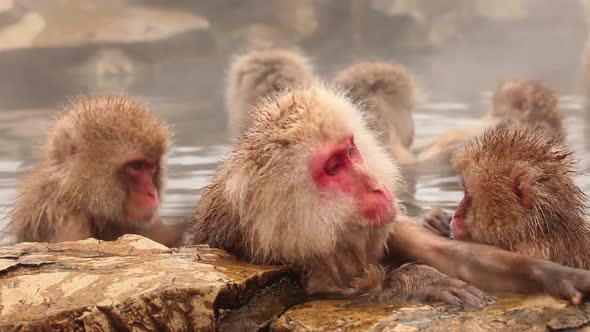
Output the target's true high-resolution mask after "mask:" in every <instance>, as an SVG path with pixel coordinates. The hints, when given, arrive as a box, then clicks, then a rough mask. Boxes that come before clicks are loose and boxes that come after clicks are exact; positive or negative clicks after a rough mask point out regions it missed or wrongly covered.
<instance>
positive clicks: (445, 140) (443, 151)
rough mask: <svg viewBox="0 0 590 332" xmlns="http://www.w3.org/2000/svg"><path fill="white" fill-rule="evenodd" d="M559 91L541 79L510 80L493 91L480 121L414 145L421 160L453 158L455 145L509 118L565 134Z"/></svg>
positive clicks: (558, 133) (551, 131)
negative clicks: (492, 96)
mask: <svg viewBox="0 0 590 332" xmlns="http://www.w3.org/2000/svg"><path fill="white" fill-rule="evenodd" d="M557 102H558V100H557V93H556V92H555V91H553V90H552V89H550V88H548V87H547V86H545V85H544V84H543V83H541V82H539V81H532V80H527V81H522V80H508V81H504V82H502V83H501V84H500V85H499V86H498V88H497V89H496V92H495V94H494V98H493V101H492V107H491V110H490V111H489V112H488V113H487V114H486V115H485V116H484V117H483V119H482V120H480V121H479V122H477V123H475V124H473V125H471V126H469V127H465V128H460V129H456V130H452V131H450V132H448V133H445V134H442V135H440V136H438V137H435V138H434V139H432V140H429V141H427V142H424V143H419V144H417V145H416V146H414V147H413V148H412V151H414V153H416V154H417V155H418V160H419V161H420V162H428V161H433V160H437V159H439V158H443V159H446V160H450V157H451V153H452V151H453V150H454V149H456V148H458V147H461V146H462V145H463V144H465V142H466V141H467V140H469V139H470V138H472V137H476V136H479V135H481V134H483V132H484V131H485V130H486V129H489V128H493V127H495V126H497V125H498V124H500V123H502V122H505V121H507V120H512V121H518V122H521V123H523V124H527V125H532V126H536V127H537V128H544V129H545V130H547V131H548V132H550V133H552V134H553V133H555V134H557V135H560V136H563V132H562V121H563V117H564V116H563V113H562V112H561V110H560V109H559V108H558V104H557Z"/></svg>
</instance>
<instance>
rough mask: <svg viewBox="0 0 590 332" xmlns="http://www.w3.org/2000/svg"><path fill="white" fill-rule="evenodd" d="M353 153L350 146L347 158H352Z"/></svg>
mask: <svg viewBox="0 0 590 332" xmlns="http://www.w3.org/2000/svg"><path fill="white" fill-rule="evenodd" d="M353 152H354V148H353V147H352V146H351V147H350V148H348V156H349V157H351V158H352V153H353Z"/></svg>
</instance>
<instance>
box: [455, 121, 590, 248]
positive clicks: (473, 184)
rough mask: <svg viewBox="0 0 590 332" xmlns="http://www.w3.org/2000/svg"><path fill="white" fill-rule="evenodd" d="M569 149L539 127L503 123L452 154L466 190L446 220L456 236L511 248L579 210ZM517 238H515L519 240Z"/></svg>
mask: <svg viewBox="0 0 590 332" xmlns="http://www.w3.org/2000/svg"><path fill="white" fill-rule="evenodd" d="M574 164H575V160H574V159H573V157H572V153H571V152H570V151H569V150H567V149H566V148H564V147H563V146H562V145H560V143H559V137H557V136H555V135H554V136H550V135H548V134H547V133H545V132H544V131H543V130H541V129H540V128H531V127H529V126H524V125H521V124H511V123H506V124H503V125H500V126H498V127H497V128H496V129H491V130H489V131H487V132H486V133H485V134H484V135H483V137H481V138H475V139H473V140H472V141H470V142H469V143H468V144H467V145H465V146H464V147H463V148H461V149H460V150H458V151H457V152H456V154H455V155H454V165H455V167H456V168H457V170H458V171H459V172H460V173H461V175H462V177H463V187H464V191H465V196H464V198H463V200H462V201H461V203H460V204H459V207H458V208H457V211H456V212H455V215H454V216H453V221H452V222H451V229H452V231H453V235H454V237H455V238H457V239H462V240H468V239H473V240H475V241H477V242H482V243H488V244H493V245H497V246H501V247H503V248H505V249H508V250H511V249H514V248H512V245H513V244H514V243H517V242H521V241H522V240H523V239H530V238H531V237H532V238H534V237H540V236H542V235H543V234H544V233H548V232H551V230H552V229H555V228H554V227H563V225H566V224H567V220H571V218H573V217H576V216H579V215H581V214H583V213H584V212H583V211H584V208H585V198H584V194H583V193H582V192H581V191H580V189H579V188H578V187H577V186H576V184H575V183H574V179H573V177H574V175H575V174H576V172H574V171H573V166H574ZM519 240H520V241H519Z"/></svg>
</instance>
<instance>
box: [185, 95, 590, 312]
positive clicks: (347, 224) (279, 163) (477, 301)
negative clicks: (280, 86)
mask: <svg viewBox="0 0 590 332" xmlns="http://www.w3.org/2000/svg"><path fill="white" fill-rule="evenodd" d="M252 116H253V123H252V127H251V128H250V129H249V130H248V131H246V132H245V133H244V134H242V135H241V136H240V137H239V140H238V143H237V145H236V147H235V148H234V150H233V152H232V155H231V157H230V159H229V160H227V161H226V162H225V163H224V165H222V166H221V167H220V169H219V170H218V171H217V173H216V174H215V176H214V178H213V179H212V182H211V183H210V185H209V186H207V187H206V189H205V191H204V192H203V195H202V197H201V199H200V201H199V202H198V204H197V208H196V212H195V214H194V216H193V218H192V220H191V222H192V223H193V224H194V227H195V229H194V231H195V236H194V239H193V243H194V244H209V245H211V246H212V247H217V248H222V249H225V250H227V251H229V252H230V253H233V254H235V255H237V256H239V257H240V258H242V259H245V260H247V261H250V262H254V263H259V264H289V265H291V266H292V267H293V268H294V269H295V270H296V271H298V272H299V273H300V275H301V277H302V279H303V283H304V285H305V288H306V290H307V292H308V293H310V294H316V293H340V294H365V295H369V296H371V297H373V298H376V299H380V300H392V299H417V300H427V299H437V300H442V301H445V302H448V303H453V304H458V303H461V302H463V301H466V302H469V303H471V304H473V305H476V306H479V307H481V306H484V305H485V304H486V303H487V300H488V298H487V296H486V295H485V294H483V293H482V292H481V291H479V290H478V289H476V288H474V287H472V286H469V285H467V284H466V283H464V282H462V281H459V280H457V279H453V278H450V277H448V276H447V275H445V274H443V273H441V272H439V271H437V270H436V269H434V268H432V267H430V266H426V265H421V264H406V265H403V266H401V267H395V266H393V265H391V264H390V262H391V261H392V259H391V258H395V257H396V256H400V257H401V256H406V257H409V258H410V259H412V260H424V261H425V262H427V263H428V264H430V265H432V266H435V267H436V268H438V269H440V270H443V271H444V272H445V273H447V274H453V275H456V276H458V277H460V278H463V279H465V280H466V281H468V282H472V283H476V284H478V285H480V286H486V285H488V284H489V285H492V286H493V287H492V288H493V289H500V290H515V291H521V292H548V293H550V294H552V295H555V296H560V297H563V298H567V299H569V300H571V301H572V302H575V303H579V302H580V301H581V292H585V291H588V290H590V273H587V272H586V271H580V270H575V269H570V268H565V267H563V266H560V265H557V264H553V263H550V262H545V261H540V260H535V259H532V258H529V257H524V256H520V255H516V254H513V253H510V252H505V251H502V250H500V249H497V248H494V247H489V246H478V245H474V244H469V246H467V247H464V246H463V247H461V246H458V245H457V243H456V242H454V241H449V240H446V239H443V238H441V237H437V236H435V235H432V234H431V233H429V232H428V231H425V230H423V229H421V228H420V227H418V226H417V225H415V224H414V223H413V222H412V221H411V220H408V218H407V217H404V216H401V215H400V214H399V213H398V211H397V209H396V203H395V198H394V195H393V191H394V189H395V185H396V182H397V180H398V179H399V176H398V171H397V168H396V167H395V165H394V164H393V163H392V162H391V160H390V159H389V158H388V157H387V155H386V154H385V153H384V150H383V149H382V148H381V147H380V146H379V144H378V143H377V140H376V138H375V137H374V134H373V132H372V131H370V130H369V129H368V128H367V126H366V124H365V120H364V119H363V117H362V114H361V113H360V112H359V111H358V109H357V108H356V106H355V105H354V104H352V103H350V102H349V101H348V100H347V99H346V98H344V97H343V96H341V95H338V94H337V93H335V92H333V91H331V90H329V89H327V88H325V87H323V86H321V85H318V84H312V85H310V86H307V87H302V88H298V89H294V90H289V91H284V92H282V93H281V94H279V95H277V96H275V97H274V98H273V99H272V100H270V99H269V100H267V101H266V102H265V103H264V104H260V105H259V106H258V108H257V109H256V111H255V112H253V113H252ZM423 240H425V241H423ZM472 253H477V254H478V255H479V256H478V257H473V256H471V254H472ZM533 271H534V272H535V273H533ZM529 272H530V273H529ZM496 274H497V275H499V276H500V277H499V281H495V280H491V279H493V278H495V275H496ZM572 289H573V291H571V290H572Z"/></svg>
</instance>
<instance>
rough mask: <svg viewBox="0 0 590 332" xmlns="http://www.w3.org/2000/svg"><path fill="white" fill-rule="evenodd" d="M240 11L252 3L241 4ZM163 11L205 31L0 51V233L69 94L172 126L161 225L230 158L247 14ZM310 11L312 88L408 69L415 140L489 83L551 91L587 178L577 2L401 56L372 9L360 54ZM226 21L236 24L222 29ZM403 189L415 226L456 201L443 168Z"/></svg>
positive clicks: (332, 21)
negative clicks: (229, 103)
mask: <svg viewBox="0 0 590 332" xmlns="http://www.w3.org/2000/svg"><path fill="white" fill-rule="evenodd" d="M149 2H150V3H151V2H154V3H158V1H149ZM248 2H252V3H254V4H255V3H258V2H257V1H243V3H248ZM490 2H492V0H490ZM163 3H164V2H159V5H160V7H166V6H172V7H176V8H177V9H179V10H186V11H189V12H193V13H196V14H202V15H203V16H204V17H205V18H206V19H207V20H208V21H209V22H210V23H211V30H210V31H209V30H205V31H201V32H198V33H195V34H190V33H189V34H184V35H181V36H180V37H178V38H176V39H175V38H172V39H171V40H167V41H162V42H154V43H151V44H149V43H148V44H145V45H144V44H140V45H138V44H133V43H131V44H121V45H117V44H114V45H98V46H96V45H92V46H88V45H79V46H68V47H49V48H25V49H17V50H5V51H1V52H0V71H1V72H2V73H3V75H0V228H2V227H3V226H4V225H5V223H6V221H7V218H8V212H9V210H10V206H11V205H12V203H13V202H14V199H15V194H16V191H15V188H16V185H17V183H18V175H19V174H20V173H21V172H22V171H23V170H26V169H27V168H29V167H31V166H32V165H33V163H34V162H35V161H36V160H37V157H38V154H37V153H36V151H37V150H36V146H37V145H38V144H39V143H41V141H42V139H43V137H44V134H45V132H46V129H47V125H48V122H49V120H50V119H51V117H52V115H54V114H55V112H56V111H57V110H58V109H59V105H61V104H63V103H64V102H65V101H66V99H67V98H68V97H71V96H76V95H79V94H98V95H102V94H112V93H125V94H127V95H128V96H129V97H132V98H137V99H139V100H141V101H144V102H147V103H148V104H149V105H150V107H151V109H152V111H153V112H154V113H156V114H157V115H158V116H159V117H160V118H162V119H164V120H165V121H167V122H169V123H170V124H171V125H172V127H173V131H174V133H175V137H174V142H173V149H172V151H171V153H170V155H169V157H168V168H169V172H168V174H169V179H168V182H167V188H166V194H165V200H164V206H163V215H164V217H165V218H167V219H168V220H169V221H170V222H174V221H176V220H178V219H182V218H185V217H187V216H189V215H190V214H191V213H192V209H193V208H194V206H195V204H196V201H197V199H198V197H199V189H200V188H202V187H204V186H205V185H206V184H207V182H208V180H209V178H210V176H211V175H212V174H213V172H214V170H215V169H216V168H217V166H218V165H219V164H220V163H221V162H222V161H223V160H224V158H225V157H227V155H228V152H229V151H230V149H231V146H230V138H229V137H228V133H227V132H226V128H225V127H226V126H225V122H226V117H225V113H224V105H223V84H224V75H225V69H226V67H227V64H228V61H229V59H230V58H231V55H232V54H233V53H234V52H235V51H236V50H237V49H239V47H238V46H236V45H232V43H231V41H232V39H231V38H230V37H229V36H228V32H227V31H228V30H231V29H232V28H234V29H239V27H240V25H243V26H246V25H247V24H248V23H249V22H255V21H256V20H258V19H259V18H258V16H257V14H256V13H255V12H256V10H254V9H252V8H251V7H250V8H249V7H248V6H246V7H240V8H246V9H242V10H238V9H236V10H233V11H230V9H231V6H232V5H235V6H238V7H239V6H244V5H238V4H237V3H238V2H235V1H227V0H226V1H219V2H218V3H219V5H218V7H216V6H215V5H211V3H210V2H209V1H205V0H203V1H195V2H184V1H173V2H171V3H170V4H169V5H163ZM187 3H189V4H190V5H187ZM192 3H195V4H194V5H193V4H192ZM202 3H207V4H202ZM318 3H320V4H322V5H321V6H322V7H321V8H320V9H318V12H317V15H318V18H319V28H318V30H317V31H316V32H315V33H314V34H312V35H311V36H309V37H307V38H305V39H302V40H301V41H298V42H297V43H298V45H299V46H300V47H301V48H302V49H303V51H304V52H305V53H306V54H307V55H309V56H310V57H311V58H312V60H313V62H314V64H315V68H316V72H317V74H318V75H319V77H320V78H322V79H325V80H329V79H331V78H332V76H333V75H334V73H335V72H336V71H338V70H340V69H342V68H344V67H345V66H347V65H349V64H352V63H354V62H356V61H360V60H364V59H383V60H391V61H396V62H399V63H401V64H403V65H405V66H407V67H409V68H410V69H411V70H412V71H413V72H414V73H415V75H416V76H417V78H418V81H419V83H420V84H421V86H422V87H423V89H424V91H425V92H426V94H427V96H428V100H427V102H426V103H425V104H423V105H421V106H420V107H419V109H418V110H417V111H416V113H415V114H414V121H415V123H416V138H415V141H417V142H419V141H420V140H423V139H426V138H428V137H431V136H434V135H437V134H440V133H443V132H445V131H447V130H450V129H452V128H458V127H463V126H465V125H469V124H471V123H473V122H474V121H476V120H477V119H479V118H480V117H481V116H482V115H483V114H484V113H485V112H486V111H487V110H488V108H489V104H490V97H491V94H492V91H493V90H494V89H495V87H496V86H497V85H498V83H499V82H500V81H501V80H504V79H538V80H542V81H544V82H545V83H546V84H547V85H549V86H551V87H553V88H555V89H556V90H558V91H559V92H560V95H561V97H560V105H561V107H562V110H563V111H564V112H565V113H566V122H565V127H566V132H567V133H568V137H567V141H568V143H569V144H570V145H571V146H572V148H573V149H574V150H575V151H576V155H577V157H578V158H579V159H580V165H579V169H580V170H581V171H583V172H588V171H589V170H590V161H589V160H588V156H589V155H590V144H589V143H590V142H589V139H590V134H588V133H589V132H590V131H589V130H588V126H589V125H590V116H589V113H588V110H586V109H585V107H584V98H583V96H582V91H583V89H582V85H581V83H582V71H581V69H580V63H581V60H580V59H581V56H582V49H583V47H584V43H585V40H586V37H587V27H586V25H585V22H584V19H585V18H584V13H583V10H582V6H581V5H580V2H579V1H575V0H563V1H551V0H544V1H536V2H535V3H536V5H535V6H533V7H534V8H533V10H535V11H536V12H532V11H531V12H529V13H527V15H526V16H525V17H523V18H517V19H515V18H511V19H504V20H503V19H494V20H492V19H490V18H486V17H475V18H471V19H469V20H466V22H465V23H463V25H461V26H460V29H459V30H458V32H457V33H456V34H455V35H454V37H453V38H451V39H449V40H447V41H445V43H443V44H442V45H439V46H437V47H414V46H408V43H407V36H406V35H404V36H402V32H401V31H407V30H408V29H411V28H412V25H408V24H406V23H404V22H406V21H407V20H402V19H398V18H395V19H394V18H390V17H388V16H387V15H385V14H383V13H378V12H375V11H374V10H373V11H372V12H370V15H369V16H368V17H369V19H368V20H367V24H366V25H365V26H364V29H365V30H364V35H363V38H364V40H365V42H364V45H362V46H361V47H359V46H358V45H356V46H355V45H354V44H353V41H352V37H351V35H352V32H351V31H352V28H351V23H350V22H351V19H350V17H349V16H350V15H348V14H346V13H347V12H346V10H345V9H346V8H344V9H343V8H340V7H342V6H344V5H342V6H339V5H336V4H335V3H336V2H334V1H318ZM342 3H345V1H342ZM344 7H345V6H344ZM222 9H223V10H222ZM339 10H340V11H342V12H343V13H344V14H342V15H340V14H339V13H340V12H339ZM230 12H231V13H230ZM236 12H238V13H239V17H240V20H237V19H236V20H232V19H229V18H228V15H230V14H231V15H237V14H236ZM347 15H348V16H347ZM216 22H220V23H219V24H217V23H216ZM232 22H234V24H235V26H232ZM408 26H409V27H408ZM404 33H405V32H404ZM104 49H107V50H112V49H115V50H123V51H124V54H125V56H126V58H125V59H130V61H131V62H132V63H135V64H136V65H135V68H136V69H134V70H133V71H131V72H127V73H123V74H117V75H105V74H104V73H97V72H96V71H95V70H89V69H88V68H89V67H88V65H87V64H88V61H94V60H92V59H94V58H95V57H96V56H97V54H98V56H99V60H98V61H99V62H100V61H106V62H107V63H109V61H110V62H114V63H115V65H118V64H120V61H121V60H118V58H117V57H116V56H112V55H109V54H110V53H106V54H107V55H104V54H105V53H101V52H102V51H101V50H104ZM115 54H118V53H116V52H115ZM105 59H106V60H105ZM125 61H127V60H125ZM90 63H93V62H90ZM91 68H94V67H91ZM443 166H444V165H443ZM408 182H411V183H415V191H414V193H413V195H411V196H407V197H402V200H403V203H404V204H405V205H406V206H407V207H408V211H409V213H410V215H412V216H416V217H417V216H421V215H422V214H423V213H424V212H425V211H427V210H428V209H429V208H430V207H433V206H441V207H445V208H449V209H453V208H455V207H456V205H457V203H458V202H459V201H460V199H461V196H462V193H461V186H460V183H459V177H458V176H457V175H456V174H455V173H454V172H453V171H452V170H450V168H449V167H448V166H444V167H441V169H440V170H439V171H428V172H423V173H418V174H415V178H413V179H409V181H408ZM577 183H578V184H579V185H580V186H581V187H582V189H583V191H584V192H586V193H589V192H590V179H589V177H588V176H587V175H585V174H582V175H580V176H578V178H577Z"/></svg>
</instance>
